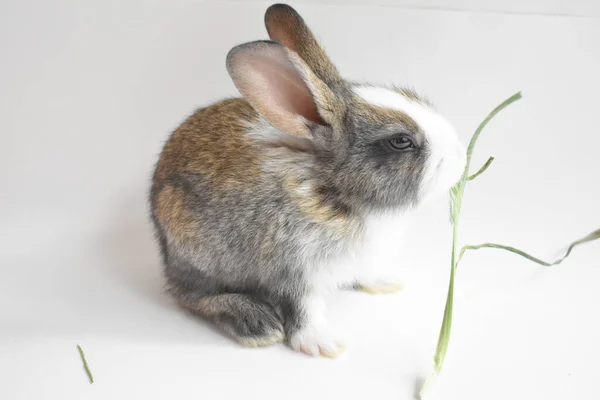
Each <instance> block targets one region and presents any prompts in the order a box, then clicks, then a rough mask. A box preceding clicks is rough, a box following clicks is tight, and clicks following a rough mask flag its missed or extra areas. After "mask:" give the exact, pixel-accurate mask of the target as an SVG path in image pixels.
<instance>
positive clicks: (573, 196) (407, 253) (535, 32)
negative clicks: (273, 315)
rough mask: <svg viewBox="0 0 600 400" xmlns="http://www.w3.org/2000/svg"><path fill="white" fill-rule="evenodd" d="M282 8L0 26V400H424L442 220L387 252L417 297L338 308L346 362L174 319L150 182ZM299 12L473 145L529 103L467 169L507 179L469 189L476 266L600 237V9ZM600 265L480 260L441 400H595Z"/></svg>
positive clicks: (49, 12) (381, 4)
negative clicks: (243, 340) (150, 209)
mask: <svg viewBox="0 0 600 400" xmlns="http://www.w3.org/2000/svg"><path fill="white" fill-rule="evenodd" d="M367 3H370V4H371V5H367ZM269 4H270V3H263V2H241V1H240V2H200V1H185V0H177V1H162V2H160V1H142V0H131V1H95V2H92V1H76V0H73V1H55V2H50V1H42V0H38V1H12V2H9V1H3V2H2V3H1V4H0V51H1V52H0V93H1V95H0V398H3V399H11V400H13V399H120V398H145V399H158V398H164V399H167V398H168V399H175V398H180V397H185V398H198V399H221V398H237V397H244V398H257V399H258V398H260V399H265V400H267V399H281V398H284V399H305V398H313V399H314V398H332V399H337V398H362V399H364V398H385V399H410V398H412V396H413V395H414V393H415V389H416V388H417V386H418V383H419V381H420V380H421V379H422V378H423V377H424V376H425V375H426V374H427V373H428V372H429V370H430V367H431V360H432V358H431V357H432V354H433V350H434V347H435V343H436V340H437V334H438V329H439V324H440V322H441V317H442V312H443V306H444V302H445V295H446V289H447V280H448V273H449V250H450V246H449V244H450V243H449V240H450V230H449V225H448V222H447V220H448V218H447V217H448V210H447V204H446V202H445V201H444V200H440V201H439V202H438V203H437V204H436V205H434V206H432V208H430V209H428V210H426V212H423V213H422V215H421V216H420V219H419V221H418V222H417V223H416V224H415V225H414V226H413V227H412V229H411V230H410V232H411V234H410V235H409V238H408V243H406V246H404V247H400V246H399V248H398V249H392V250H393V251H394V252H396V254H395V256H394V257H392V258H390V259H389V260H388V261H389V262H390V263H395V264H396V265H397V268H401V269H402V270H403V273H404V275H405V277H406V280H405V283H406V285H407V288H406V290H405V291H404V292H401V293H398V294H394V295H387V296H369V295H366V294H358V293H340V294H337V295H335V296H333V297H332V298H331V301H330V308H329V316H330V319H331V323H332V324H333V326H335V327H336V328H337V329H338V330H340V331H341V332H344V333H345V336H346V337H347V338H348V350H347V351H346V353H345V354H344V355H343V356H342V357H341V358H339V359H336V360H329V359H311V358H309V357H305V356H301V355H297V354H295V353H293V352H292V351H290V350H288V349H287V348H286V347H285V346H283V345H278V346H274V347H272V348H268V349H243V348H240V347H238V346H237V345H235V344H234V343H232V342H231V341H230V340H229V339H227V338H225V337H223V336H222V335H220V334H219V333H218V332H217V331H216V330H214V329H213V328H211V327H210V326H208V325H206V324H205V323H203V322H201V321H198V320H197V319H196V318H194V317H193V316H190V315H188V314H186V313H184V312H181V311H180V310H179V309H178V308H177V307H175V306H174V305H173V304H172V302H171V301H170V300H169V299H168V298H167V297H165V296H163V295H162V292H161V288H162V280H161V275H160V264H159V259H158V254H157V250H156V246H155V245H154V242H153V238H152V232H151V229H150V225H149V224H148V218H147V206H146V193H147V190H148V185H149V177H150V174H151V172H152V166H153V163H154V162H155V161H156V159H157V155H158V153H159V151H160V149H161V146H162V143H163V142H164V141H165V140H166V138H167V137H168V134H169V132H170V131H172V130H173V129H174V128H175V127H176V126H177V125H178V124H179V123H180V122H181V121H182V120H183V119H184V118H185V117H186V116H187V115H188V114H189V113H191V112H192V111H193V110H194V109H195V108H196V107H198V106H202V105H206V104H207V103H210V102H212V101H215V100H218V99H220V98H222V97H225V96H230V95H235V94H236V91H235V89H234V86H233V84H232V83H231V81H230V80H229V77H228V75H227V73H226V71H225V68H224V58H225V55H226V53H227V51H228V50H229V49H230V48H231V47H232V46H234V45H236V44H239V43H241V42H245V41H250V40H255V39H262V38H266V32H265V29H264V27H263V25H262V20H263V13H264V11H265V9H266V7H267V6H268V5H269ZM293 4H294V5H295V6H296V8H297V10H298V11H299V12H300V13H301V14H302V15H303V16H304V17H305V19H306V20H307V22H308V23H309V25H310V26H311V27H312V29H313V31H315V32H316V34H317V35H318V37H319V38H320V39H321V41H322V42H323V44H324V45H325V47H326V48H327V50H328V52H329V53H330V55H331V57H332V59H333V60H334V61H335V62H336V63H337V65H338V67H339V68H340V70H341V71H342V73H343V74H344V75H345V76H346V77H348V78H350V79H365V80H371V81H375V82H384V83H386V82H388V83H389V82H395V83H400V84H408V85H410V86H413V87H415V88H416V89H417V90H419V91H420V92H422V93H424V94H426V95H427V96H428V97H430V98H431V99H432V100H433V101H434V102H435V103H436V104H437V106H438V108H439V109H440V110H441V111H442V112H443V113H444V114H445V115H446V116H447V117H448V119H450V120H451V121H452V122H453V123H454V124H455V125H456V127H457V129H458V131H459V132H460V136H461V139H462V140H463V142H465V143H466V142H467V141H468V139H469V138H470V135H471V133H472V132H473V130H474V129H475V127H476V126H477V124H478V123H479V122H480V120H481V119H482V118H483V117H484V116H485V115H486V114H487V112H488V111H490V110H491V109H492V108H493V107H494V106H495V105H497V104H498V103H500V102H501V101H502V100H504V99H505V98H506V97H508V96H510V95H512V94H513V93H515V92H517V91H519V90H522V91H523V95H524V99H523V100H521V101H519V102H517V103H516V104H515V105H513V106H511V107H510V108H508V109H507V110H506V111H505V112H504V113H503V114H501V115H500V116H499V117H498V118H497V119H496V120H494V121H493V122H492V123H491V124H490V126H489V127H488V129H487V130H486V131H484V133H483V135H482V137H481V140H480V144H479V146H478V148H477V149H476V155H475V160H474V164H475V165H474V168H477V167H478V166H479V165H481V163H483V162H484V161H485V160H486V159H487V157H488V156H490V155H493V156H495V157H496V162H495V163H494V164H493V165H492V167H491V168H490V169H489V170H488V171H487V172H486V173H485V174H484V175H483V176H481V177H480V178H479V179H477V180H476V181H473V182H472V183H470V184H469V186H468V187H467V192H466V197H465V202H464V204H463V206H464V207H463V209H464V211H463V215H462V220H461V229H460V234H461V241H462V242H465V243H467V242H468V243H476V242H482V241H488V240H489V241H496V242H500V243H506V244H512V245H515V246H517V247H520V248H523V249H526V250H528V251H530V252H532V253H534V254H536V255H539V256H540V257H544V258H552V257H555V256H557V255H559V254H560V251H559V250H561V249H563V248H564V246H565V245H567V244H568V243H569V242H570V241H572V240H574V239H576V238H579V237H581V236H583V235H585V234H587V233H589V232H590V231H592V230H593V229H596V228H599V227H600V214H599V212H598V204H600V178H598V173H599V172H600V164H599V163H598V160H599V149H600V128H599V127H598V115H599V108H598V106H599V101H598V93H600V78H599V75H598V71H600V5H599V4H600V3H599V2H597V1H584V0H578V1H570V2H566V1H558V0H553V1H543V0H529V1H510V2H507V1H492V0H487V1H485V2H481V1H475V0H428V1H423V2H417V1H416V0H412V1H410V0H399V1H393V0H381V1H377V2H367V1H359V0H354V1H348V2H346V1H343V0H329V1H326V2H318V1H316V0H306V1H304V2H303V3H299V4H297V3H293ZM361 4H362V5H361ZM557 14H562V15H557ZM599 260H600V242H599V243H592V244H589V245H587V246H584V247H581V248H579V249H576V250H575V251H574V253H573V256H572V257H571V258H570V259H568V260H567V261H566V262H565V263H564V264H562V265H561V266H560V267H555V268H552V269H547V268H543V267H541V266H538V265H535V264H531V263H529V262H527V261H525V260H522V259H520V258H517V257H516V256H514V255H511V254H505V253H502V252H498V251H495V250H482V251H480V252H479V253H472V254H468V255H467V256H466V258H465V260H464V262H463V264H462V265H461V268H460V270H459V274H458V276H457V287H456V303H455V323H454V329H453V333H452V341H451V345H450V351H449V354H448V358H447V362H446V366H445V371H444V374H443V375H442V376H441V378H440V381H439V386H438V394H439V395H440V398H442V399H461V400H466V399H478V400H479V399H487V400H491V399H507V398H510V399H528V400H529V399H598V398H600V388H599V386H598V385H597V384H596V380H597V379H598V378H599V377H600V367H598V363H597V360H598V359H599V358H600V345H599V344H598V338H599V337H600V325H599V324H598V317H599V313H598V306H599V305H600V291H599V290H598V284H599V282H600V261H599ZM77 343H79V344H81V345H82V346H83V348H84V349H85V351H86V353H87V356H88V359H89V362H90V365H91V368H92V370H93V372H94V374H95V377H96V383H95V384H94V385H92V386H90V385H89V383H88V381H87V378H86V376H85V373H84V371H83V369H82V365H81V361H80V359H79V355H78V353H77V350H76V347H75V346H76V344H77Z"/></svg>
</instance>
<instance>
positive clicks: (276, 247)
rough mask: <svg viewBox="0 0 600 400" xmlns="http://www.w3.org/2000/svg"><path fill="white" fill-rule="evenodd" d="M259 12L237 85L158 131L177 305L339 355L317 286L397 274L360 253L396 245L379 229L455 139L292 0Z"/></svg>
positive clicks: (414, 195) (450, 159)
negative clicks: (311, 22) (356, 65)
mask: <svg viewBox="0 0 600 400" xmlns="http://www.w3.org/2000/svg"><path fill="white" fill-rule="evenodd" d="M266 25H267V29H268V31H269V35H270V37H271V39H273V41H258V42H251V43H246V44H243V45H240V46H236V47H235V48H234V49H232V50H231V51H230V53H229V54H228V57H227V68H228V71H229V73H230V75H231V76H232V79H233V80H234V82H235V84H236V86H237V87H238V89H239V90H240V92H241V93H242V95H243V98H236V99H228V100H224V101H222V102H219V103H217V104H213V105H211V106H209V107H206V108H202V109H199V110H197V111H196V112H195V113H194V114H193V115H191V116H190V117H189V118H188V119H187V120H186V121H184V123H183V124H182V125H181V126H180V127H179V128H178V129H176V130H175V132H173V133H172V135H171V137H170V138H169V140H168V141H167V143H166V144H165V146H164V149H163V151H162V153H161V155H160V159H159V161H158V163H157V166H156V169H155V173H154V176H153V181H152V188H151V193H150V203H151V211H152V219H153V222H154V226H155V229H156V233H157V238H158V241H159V246H160V248H161V252H162V258H163V263H164V273H165V277H166V280H167V288H168V292H169V293H170V294H171V295H172V296H173V297H174V298H175V299H176V300H177V301H178V302H179V304H181V305H182V306H183V307H184V308H186V309H188V310H191V311H193V312H195V313H196V314H198V315H199V316H201V317H204V318H206V319H208V320H211V321H212V322H214V323H215V324H216V325H217V326H219V327H221V329H222V330H223V331H225V332H226V333H228V334H229V335H231V336H233V337H234V338H236V339H237V340H238V341H239V342H240V343H242V344H245V345H248V346H264V345H269V344H273V343H276V342H279V341H283V340H285V339H287V341H288V342H289V344H290V345H291V347H292V348H294V349H295V350H297V351H302V352H304V353H307V354H310V355H324V356H335V355H337V354H339V352H340V351H341V350H342V349H343V344H342V342H341V341H340V340H339V338H338V336H336V335H335V333H333V332H332V331H331V329H330V328H329V326H328V324H327V322H326V320H325V317H324V301H325V298H326V295H327V294H328V293H330V292H331V291H332V290H335V289H337V288H343V287H346V288H360V289H364V290H366V291H371V292H388V291H393V290H395V289H397V288H398V287H399V284H398V282H397V281H396V280H395V279H390V278H385V277H384V276H378V275H377V271H373V270H371V269H367V268H365V267H364V266H365V265H366V264H368V263H365V257H369V254H373V253H374V252H377V253H378V252H380V251H385V250H386V249H387V250H390V249H391V250H392V251H396V249H398V248H399V243H398V241H397V239H396V237H394V236H392V235H390V232H392V231H394V230H396V229H394V227H396V226H397V231H398V232H399V233H400V232H401V231H402V230H403V229H404V228H405V225H406V224H405V221H406V219H407V218H408V217H409V216H410V214H411V211H412V210H414V209H415V207H416V206H417V205H419V204H422V203H423V202H424V201H426V199H427V198H429V197H432V196H435V195H437V194H439V193H444V192H447V190H448V189H449V188H450V186H451V185H452V184H453V183H455V182H456V181H457V180H458V179H459V177H460V176H461V174H462V172H463V169H464V162H465V154H464V153H465V152H464V148H463V147H462V146H461V145H460V143H459V142H458V140H457V138H456V134H455V133H454V130H453V129H452V127H451V126H450V125H449V124H448V122H447V121H446V120H445V119H443V117H441V116H439V115H438V114H437V113H436V112H435V111H434V110H433V108H432V107H431V106H430V104H429V103H428V102H426V101H424V100H422V99H421V98H419V97H418V96H417V95H416V94H415V93H413V92H411V91H408V90H403V89H397V88H393V87H377V86H371V85H359V84H354V83H350V82H347V81H345V80H343V79H342V78H341V77H340V76H339V74H338V72H337V69H336V68H335V67H334V66H333V64H331V62H330V61H329V59H328V58H327V56H326V55H325V53H324V51H323V50H322V48H321V47H320V46H319V45H318V43H317V42H316V40H315V39H314V37H313V36H312V34H311V32H310V30H308V28H307V27H306V24H305V23H304V21H303V20H302V18H301V17H300V16H299V15H298V14H297V13H296V12H295V11H294V10H293V9H292V8H291V7H289V6H285V5H274V6H272V7H270V8H269V9H268V10H267V14H266Z"/></svg>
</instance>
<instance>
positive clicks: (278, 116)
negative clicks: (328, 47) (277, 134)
mask: <svg viewBox="0 0 600 400" xmlns="http://www.w3.org/2000/svg"><path fill="white" fill-rule="evenodd" d="M227 70H228V71H229V75H230V76H231V78H232V80H233V82H234V83H235V85H236V86H237V88H238V89H239V91H240V92H241V93H242V95H243V96H244V97H245V98H246V100H248V102H249V103H250V104H251V105H252V107H254V109H255V110H256V111H258V112H259V113H260V114H261V115H262V116H263V117H264V118H265V119H266V120H267V121H269V123H271V125H273V126H274V127H276V128H277V129H279V130H281V131H283V132H286V133H288V134H290V135H296V136H301V137H305V138H311V137H312V129H311V128H312V127H311V126H310V125H311V124H310V123H314V124H319V125H325V126H326V125H331V124H332V123H336V122H337V119H334V114H333V113H332V111H331V110H333V109H334V108H335V107H334V104H335V98H336V97H335V95H334V94H333V93H332V92H331V90H330V89H329V87H328V86H327V85H325V84H324V83H323V82H322V81H321V80H320V79H319V78H318V77H317V76H316V75H315V74H314V73H313V72H312V71H311V70H310V68H308V66H307V65H306V64H305V63H304V61H302V59H301V58H300V57H299V56H298V55H297V54H296V53H294V52H293V51H291V50H289V49H287V48H285V47H284V46H283V45H281V44H280V43H277V42H272V41H257V42H251V43H245V44H242V45H239V46H236V47H234V48H233V49H232V50H231V51H230V52H229V54H228V55H227Z"/></svg>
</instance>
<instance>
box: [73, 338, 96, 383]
mask: <svg viewBox="0 0 600 400" xmlns="http://www.w3.org/2000/svg"><path fill="white" fill-rule="evenodd" d="M77 350H79V355H80V356H81V361H83V368H85V372H86V373H87V376H88V378H90V385H91V384H92V383H94V376H93V375H92V371H91V370H90V366H89V365H88V363H87V360H86V358H85V353H84V352H83V349H82V348H81V346H80V345H77Z"/></svg>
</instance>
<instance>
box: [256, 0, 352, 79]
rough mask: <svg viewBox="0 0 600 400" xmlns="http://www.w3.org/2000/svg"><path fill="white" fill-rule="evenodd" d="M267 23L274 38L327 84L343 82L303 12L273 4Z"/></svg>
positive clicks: (272, 38) (284, 5) (266, 15)
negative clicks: (303, 16) (306, 21)
mask: <svg viewBox="0 0 600 400" xmlns="http://www.w3.org/2000/svg"><path fill="white" fill-rule="evenodd" d="M265 26H266V28H267V32H268V33H269V37H270V38H271V40H274V41H277V42H280V43H282V44H283V45H284V46H285V47H287V48H288V49H290V50H292V51H294V52H296V53H298V55H299V56H300V58H302V59H303V60H304V62H306V64H307V65H308V66H309V67H310V69H312V70H313V72H314V73H315V74H316V75H317V76H318V77H319V78H320V79H321V80H322V81H323V82H325V83H326V84H327V85H329V86H333V85H334V84H335V83H337V82H339V81H341V77H340V74H339V72H338V70H337V68H336V67H335V65H333V63H332V62H331V60H330V59H329V57H328V56H327V53H325V50H323V48H322V47H321V45H320V44H319V42H318V41H317V39H316V38H315V36H314V35H313V34H312V32H311V31H310V29H309V28H308V26H307V25H306V23H305V22H304V20H303V19H302V17H301V16H300V14H298V13H297V12H296V10H294V9H293V8H292V7H290V6H288V5H287V4H273V5H272V6H270V7H269V8H268V9H267V11H266V13H265Z"/></svg>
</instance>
